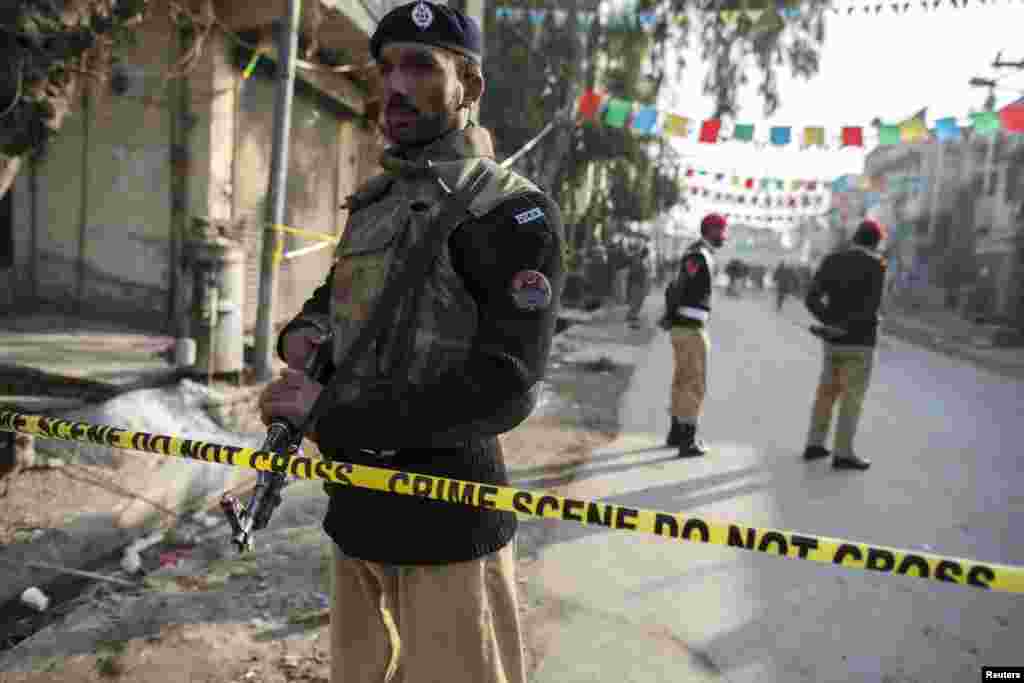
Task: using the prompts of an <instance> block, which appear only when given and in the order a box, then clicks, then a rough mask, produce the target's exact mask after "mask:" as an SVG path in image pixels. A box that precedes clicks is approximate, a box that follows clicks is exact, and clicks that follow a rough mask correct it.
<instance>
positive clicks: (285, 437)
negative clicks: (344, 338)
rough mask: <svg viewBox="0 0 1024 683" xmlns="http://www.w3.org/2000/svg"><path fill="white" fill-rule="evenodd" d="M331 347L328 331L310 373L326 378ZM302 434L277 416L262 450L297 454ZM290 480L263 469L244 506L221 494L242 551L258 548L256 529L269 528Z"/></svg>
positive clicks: (308, 366)
mask: <svg viewBox="0 0 1024 683" xmlns="http://www.w3.org/2000/svg"><path fill="white" fill-rule="evenodd" d="M331 347H332V345H331V335H330V333H328V334H327V336H326V337H325V338H324V339H323V341H322V342H321V343H320V344H319V345H318V346H317V348H316V351H315V352H314V353H313V355H312V356H310V359H309V362H307V363H306V374H307V375H309V376H310V377H312V378H313V379H316V380H318V381H323V377H322V375H323V374H324V373H325V371H326V369H327V367H328V365H329V364H330V362H331ZM302 436H303V434H302V430H301V429H299V428H298V427H296V426H295V425H293V424H291V423H290V422H289V421H287V420H285V419H283V418H275V419H273V420H271V422H270V426H268V427H267V436H266V438H265V439H264V440H263V445H262V446H260V450H263V451H270V452H273V453H281V454H285V455H292V454H296V453H298V452H299V449H300V447H301V445H302ZM287 483H288V480H287V477H286V476H285V475H284V474H278V473H277V472H263V471H261V472H260V473H259V475H258V476H257V479H256V488H255V489H253V492H252V497H251V498H250V499H249V504H248V505H246V506H244V507H243V506H242V503H241V501H239V500H238V498H236V497H235V496H233V495H231V494H230V493H225V494H224V496H223V497H222V498H221V500H220V506H221V509H222V510H223V511H224V515H225V516H226V517H227V518H228V523H230V524H231V532H232V536H231V541H232V543H234V544H235V547H237V548H238V552H240V553H246V552H252V551H253V550H254V549H255V547H254V545H253V533H252V532H254V531H259V530H260V529H263V528H265V527H266V526H267V524H268V523H269V522H270V516H271V515H272V514H273V513H274V510H275V509H276V508H277V506H278V505H280V504H281V490H282V489H283V488H284V487H285V486H286V485H287Z"/></svg>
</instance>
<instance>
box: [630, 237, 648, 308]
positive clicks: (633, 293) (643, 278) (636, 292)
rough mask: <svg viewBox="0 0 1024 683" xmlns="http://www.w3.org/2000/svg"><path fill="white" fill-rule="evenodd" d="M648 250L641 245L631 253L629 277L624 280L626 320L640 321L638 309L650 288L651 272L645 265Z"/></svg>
mask: <svg viewBox="0 0 1024 683" xmlns="http://www.w3.org/2000/svg"><path fill="white" fill-rule="evenodd" d="M649 256H650V251H648V249H647V247H641V248H640V250H639V251H637V252H636V253H635V254H633V258H632V259H631V261H630V264H629V278H628V280H627V282H626V286H627V292H628V298H629V312H628V313H627V314H626V321H627V322H630V323H638V322H639V321H640V310H641V309H642V308H643V306H644V300H646V299H647V294H648V293H649V292H650V288H651V272H650V269H649V267H648V265H647V259H648V257H649Z"/></svg>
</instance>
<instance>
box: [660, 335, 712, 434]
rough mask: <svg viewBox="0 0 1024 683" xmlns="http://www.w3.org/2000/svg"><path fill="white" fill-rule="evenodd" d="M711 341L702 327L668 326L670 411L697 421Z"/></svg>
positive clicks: (702, 399)
mask: <svg viewBox="0 0 1024 683" xmlns="http://www.w3.org/2000/svg"><path fill="white" fill-rule="evenodd" d="M710 346H711V342H710V340H709V339H708V334H707V332H706V331H704V328H702V327H680V326H676V327H673V328H672V351H673V353H674V355H675V372H674V373H673V375H672V399H671V408H670V410H671V412H672V415H674V416H675V417H677V418H679V420H680V421H682V422H685V423H688V424H694V425H695V424H697V422H698V421H699V420H700V415H701V410H702V408H703V405H704V393H705V391H706V390H707V369H708V349H709V348H710Z"/></svg>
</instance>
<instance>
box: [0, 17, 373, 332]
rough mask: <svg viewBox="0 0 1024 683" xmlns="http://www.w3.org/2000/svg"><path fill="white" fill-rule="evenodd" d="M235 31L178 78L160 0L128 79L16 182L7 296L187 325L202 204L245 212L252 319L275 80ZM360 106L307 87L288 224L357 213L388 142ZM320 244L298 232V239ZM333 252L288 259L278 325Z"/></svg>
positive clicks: (297, 112)
mask: <svg viewBox="0 0 1024 683" xmlns="http://www.w3.org/2000/svg"><path fill="white" fill-rule="evenodd" d="M360 40H362V41H365V36H364V37H362V38H361V39H360ZM225 41H226V39H224V38H221V37H217V36H213V37H211V39H210V40H209V41H208V42H207V44H206V49H205V51H204V53H203V57H202V60H201V61H200V62H199V63H198V64H197V65H196V67H195V69H194V70H193V71H192V72H191V73H190V74H189V76H188V77H187V78H184V79H175V80H172V81H170V82H167V81H166V80H165V79H164V75H165V73H166V70H167V67H168V65H169V64H171V63H172V60H174V59H175V58H176V55H177V53H178V49H179V46H178V45H177V36H176V34H175V32H174V31H172V30H171V28H170V23H169V20H168V18H167V17H166V15H163V14H161V13H160V11H159V9H155V10H154V12H153V14H152V15H151V18H150V19H148V20H147V22H146V23H145V24H143V25H140V26H139V27H138V29H137V41H136V42H137V47H135V48H134V49H131V50H127V51H125V52H124V54H123V56H122V67H121V73H122V75H123V76H124V78H123V79H121V82H122V84H123V86H124V88H123V90H122V91H121V92H119V93H117V94H115V93H114V92H112V91H111V88H110V87H109V86H107V87H105V88H103V89H102V91H100V89H98V88H95V87H94V88H93V91H92V92H91V93H89V94H88V95H86V96H83V98H82V100H81V102H79V103H78V106H76V107H75V108H74V110H73V112H72V114H71V115H70V116H68V118H67V119H66V121H65V123H64V125H63V127H62V129H61V130H60V132H59V133H58V134H57V135H56V136H54V138H53V140H52V143H51V144H50V147H49V150H48V152H47V154H46V155H45V156H44V157H43V158H42V159H41V160H40V162H39V163H38V164H37V165H36V167H35V169H34V171H35V177H36V182H35V183H34V184H33V183H32V182H31V175H32V170H33V169H32V168H30V167H28V166H26V168H24V169H23V171H22V173H21V174H20V176H19V178H18V180H17V181H16V184H15V186H14V190H13V191H14V200H15V219H14V220H15V227H14V237H15V260H16V267H15V268H14V269H13V271H12V272H7V273H5V274H4V278H3V279H0V285H3V284H5V283H6V282H8V281H13V283H12V290H11V291H12V292H13V294H12V295H11V296H10V297H9V299H13V301H14V304H15V305H16V306H17V307H19V308H22V309H24V310H32V309H35V308H38V307H39V305H40V302H42V303H49V304H52V305H54V306H56V307H58V308H61V309H63V310H66V311H67V312H70V313H79V314H86V315H92V316H98V317H104V318H113V319H124V320H127V321H129V322H130V323H131V324H132V325H133V326H134V327H138V328H141V329H149V330H161V331H168V332H179V331H180V329H181V328H180V324H181V323H180V321H181V320H182V319H183V318H184V317H185V315H186V314H187V313H188V309H187V307H188V305H189V299H190V294H191V289H192V284H191V282H190V280H189V273H188V272H186V271H184V270H183V269H182V258H183V249H182V241H183V229H184V228H185V227H187V226H188V225H189V223H190V222H191V218H192V217H194V216H201V217H209V218H214V219H221V220H227V221H233V222H237V221H245V222H246V225H247V230H246V235H247V240H246V242H247V245H248V247H249V251H250V253H249V258H248V264H249V267H248V269H247V273H246V277H247V279H248V283H249V290H250V294H251V296H250V297H247V298H250V299H251V303H250V305H249V306H244V307H243V316H244V320H245V322H246V325H247V327H248V328H249V329H251V327H252V326H253V324H254V322H255V319H256V311H255V308H254V305H252V304H254V302H255V299H256V292H257V291H258V277H259V265H258V264H259V242H260V241H261V240H260V238H261V236H262V224H263V216H264V213H263V198H264V196H265V195H266V192H267V183H268V178H269V166H270V153H271V129H272V120H273V115H274V89H275V86H276V82H275V80H274V79H273V78H272V77H268V76H266V75H261V74H260V72H259V70H257V73H256V74H254V75H253V77H252V78H250V79H249V80H248V81H244V82H243V81H242V79H241V74H240V70H239V68H238V65H237V64H234V63H232V61H231V54H230V50H229V45H228V44H227V43H226V42H225ZM300 76H302V74H300ZM310 78H311V79H312V80H313V81H317V82H319V81H322V80H324V79H325V78H326V77H324V76H311V77H310ZM334 80H337V81H339V83H340V86H341V88H342V90H343V91H344V92H343V93H342V95H340V96H339V97H343V98H344V99H345V101H346V102H347V103H348V104H349V105H350V106H351V105H352V101H351V100H352V97H353V93H357V91H356V89H355V88H354V87H353V86H352V85H351V84H350V83H349V82H347V81H346V80H345V79H344V77H334ZM357 96H359V97H361V95H358V94H357ZM357 104H358V107H359V108H361V107H362V106H363V104H362V101H360V102H358V103H357ZM350 111H351V109H350V107H345V106H341V105H339V104H338V102H337V101H336V100H334V99H332V98H330V97H328V96H326V95H323V94H322V93H318V92H317V90H316V89H314V88H313V87H311V86H310V85H309V84H308V83H305V82H303V83H299V84H298V86H297V95H296V98H295V101H294V111H293V114H292V132H291V134H292V138H291V158H290V163H289V178H288V188H287V198H286V205H287V210H286V223H287V224H289V225H293V226H295V227H302V228H306V229H309V230H314V231H318V232H324V233H328V234H332V235H337V234H339V233H340V231H341V230H342V228H343V226H344V221H345V219H346V217H347V216H346V214H345V212H344V211H342V210H340V208H339V205H340V204H341V202H342V201H343V200H344V198H345V197H347V196H348V194H350V193H351V192H352V191H353V190H354V189H355V187H356V186H357V185H358V184H359V183H360V182H362V181H364V180H365V179H366V178H367V177H369V176H370V175H372V174H374V173H376V172H378V171H379V167H378V165H377V160H378V158H379V153H380V149H381V143H380V140H379V139H378V138H377V137H376V136H375V135H374V134H372V133H371V132H369V131H367V130H364V129H363V128H362V127H360V126H359V125H358V124H357V120H356V118H355V117H354V115H353V114H351V113H350ZM33 216H34V217H35V219H34V220H33ZM309 244H311V242H310V241H308V240H305V239H301V238H289V239H288V240H287V249H288V250H290V249H293V248H297V247H301V246H306V245H309ZM332 253H333V252H332V250H331V249H329V248H328V249H324V250H322V251H319V252H316V253H314V254H311V255H306V256H302V257H299V258H297V259H295V260H293V261H286V262H285V263H284V264H283V266H282V270H281V274H280V278H279V290H278V291H279V294H278V306H277V308H276V311H275V312H276V315H275V317H276V318H277V320H278V321H283V320H285V319H287V318H290V317H291V316H292V315H294V314H295V312H296V311H297V310H298V309H299V307H300V306H301V304H302V303H303V301H305V299H306V297H308V296H309V294H310V293H311V292H312V291H313V289H314V288H315V287H316V286H317V285H318V284H319V283H320V282H321V281H322V279H323V276H324V274H325V273H326V272H327V270H328V268H329V265H330V263H331V260H332ZM35 297H38V299H37V298H35Z"/></svg>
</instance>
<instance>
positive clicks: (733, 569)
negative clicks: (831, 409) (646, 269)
mask: <svg viewBox="0 0 1024 683" xmlns="http://www.w3.org/2000/svg"><path fill="white" fill-rule="evenodd" d="M661 300H662V296H661V292H660V291H655V292H654V293H653V294H652V295H651V296H650V297H649V298H648V300H647V302H646V308H645V315H646V316H647V317H648V319H649V320H654V319H656V316H657V314H658V311H659V309H660V306H661ZM714 305H715V308H714V313H713V315H712V321H711V324H710V327H709V331H710V336H711V339H712V347H713V348H712V355H711V359H710V373H709V395H708V399H707V402H706V404H705V417H704V420H703V424H702V428H701V432H702V435H703V437H704V438H705V439H706V440H707V441H708V443H709V445H710V447H711V453H710V454H709V455H708V456H707V457H705V458H703V459H696V460H679V459H676V458H675V457H674V449H668V448H665V447H664V445H663V444H664V438H665V434H666V432H667V428H668V415H667V412H666V406H667V396H668V391H669V385H670V382H671V375H672V359H671V347H670V344H669V338H668V335H667V334H665V333H662V332H659V333H658V334H657V335H656V336H655V338H654V341H653V342H652V343H651V345H650V346H649V348H648V349H647V350H645V351H643V352H642V353H641V354H638V356H637V358H636V360H637V369H636V373H635V375H634V378H633V383H632V385H631V386H630V388H629V390H628V391H627V393H626V395H625V398H624V401H623V403H622V405H621V408H620V410H621V419H622V433H621V436H620V437H619V438H618V439H617V440H616V441H615V442H613V443H612V444H610V445H609V446H608V447H607V448H605V449H603V450H602V451H599V452H597V453H595V455H594V458H593V459H592V461H591V462H590V463H589V464H588V465H587V466H585V467H583V468H581V469H580V470H579V472H578V473H577V477H576V479H575V481H574V482H573V483H572V484H571V485H570V486H569V487H568V489H567V495H570V496H577V497H581V498H591V499H595V498H601V499H605V500H609V501H613V502H615V503H622V504H628V505H632V506H638V507H645V508H655V509H660V510H667V511H685V512H691V513H697V514H701V515H705V516H709V517H713V518H716V519H721V520H726V521H736V522H740V523H744V524H749V525H753V526H770V527H775V528H781V529H788V530H793V531H803V532H807V533H811V534H816V535H824V536H831V537H833V538H844V539H852V540H855V541H859V542H865V543H872V544H881V545H889V546H895V547H897V548H907V549H918V550H922V551H930V552H933V553H938V554H943V555H954V556H960V557H967V558H974V559H978V560H982V561H990V562H1002V563H1008V564H1016V565H1024V545H1022V543H1021V540H1022V539H1024V531H1022V529H1024V472H1022V468H1021V467H1020V465H1019V461H1018V457H1019V453H1020V446H1019V444H1020V443H1021V442H1022V441H1024V426H1022V424H1021V420H1020V419H1019V415H1020V406H1021V405H1022V401H1021V399H1022V397H1024V385H1022V384H1021V383H1020V382H1019V381H1016V380H1012V379H1006V378H1002V377H999V376H997V375H993V374H990V373H988V372H987V371H983V370H979V369H976V368H975V367H973V366H971V365H969V364H966V363H963V362H961V361H956V360H953V359H950V358H948V357H946V356H942V355H939V354H936V353H934V352H931V351H928V350H924V349H921V348H919V347H915V346H912V345H910V344H907V343H904V342H900V341H898V340H894V339H890V338H888V337H885V338H883V340H882V342H881V343H880V348H879V355H878V361H877V363H876V366H875V374H874V378H873V382H872V386H871V388H870V390H869V393H868V398H867V401H866V404H865V410H864V414H863V418H862V421H861V428H860V432H859V434H858V438H857V442H856V446H857V449H858V452H859V453H860V454H861V455H863V456H865V457H868V458H870V459H872V460H873V461H874V464H873V466H872V468H871V469H870V470H868V471H867V472H850V471H834V470H832V469H831V467H830V466H829V463H828V462H827V461H819V462H814V463H810V464H807V463H804V462H803V461H802V459H801V458H800V454H801V452H802V449H803V446H804V437H805V433H806V429H807V421H808V418H809V411H810V406H811V401H812V399H813V394H814V389H815V383H816V381H817V377H818V372H819V370H820V362H821V351H820V342H819V341H818V340H817V339H816V338H814V337H812V336H811V335H810V334H809V333H808V332H807V331H806V326H807V324H808V323H809V322H810V317H809V315H808V314H807V313H806V312H805V311H804V310H803V307H802V304H801V302H800V301H798V300H794V299H790V300H789V301H788V302H787V304H786V307H785V309H784V311H783V313H782V314H777V313H776V312H775V310H774V297H773V296H772V295H771V294H770V293H765V294H760V295H758V294H754V293H751V292H748V293H746V294H745V295H744V297H743V298H741V299H732V298H727V297H725V296H722V294H721V292H719V293H718V295H717V296H716V300H715V304H714ZM534 484H535V485H537V486H543V485H544V484H543V482H534ZM532 577H533V578H531V580H530V582H529V584H528V586H527V593H528V595H530V599H531V600H534V601H538V602H544V601H548V602H551V603H552V604H556V603H557V604H558V606H559V607H558V611H559V612H560V614H561V615H562V618H561V620H560V621H559V623H557V624H556V625H554V626H552V627H551V633H550V634H549V635H550V641H549V645H548V647H547V648H546V654H545V656H544V657H543V659H542V661H540V662H539V666H538V669H537V673H536V676H535V678H534V680H535V681H536V683H549V682H550V683H555V682H557V683H571V682H574V681H581V682H582V681H601V682H604V681H607V682H609V683H611V682H612V681H615V682H620V681H637V682H640V681H643V682H644V683H659V682H662V681H664V682H666V683H667V682H669V681H672V682H673V683H679V682H682V681H704V680H724V681H731V682H734V683H740V682H748V681H749V682H753V681H757V682H758V683H768V682H769V681H779V682H787V683H789V682H793V681H818V682H822V681H892V682H896V681H921V682H925V681H928V682H942V681H973V680H978V679H979V676H980V671H981V667H982V666H983V665H994V664H1002V665H1022V664H1024V653H1022V652H1021V651H1020V643H1021V633H1022V628H1024V597H1022V596H1018V595H1007V594H998V593H996V594H993V593H985V592H983V591H982V590H979V589H974V588H967V587H963V586H956V585H949V584H939V583H936V582H931V581H923V580H921V579H919V578H909V577H901V576H895V575H888V574H886V575H882V574H874V573H869V572H865V571H854V570H851V569H845V568H837V567H833V566H828V565H822V564H819V563H812V562H801V561H797V560H789V559H781V558H776V557H769V556H765V555H761V554H755V553H751V552H747V551H742V550H736V549H732V548H720V547H714V546H706V545H698V544H690V543H687V542H684V541H669V540H666V539H661V538H652V537H641V536H635V535H632V534H627V533H621V532H609V531H607V530H603V529H599V528H595V527H589V526H580V525H575V524H564V523H563V524H561V525H559V526H557V527H555V528H554V529H553V530H552V533H551V534H550V535H549V537H548V539H547V542H546V544H545V545H544V546H543V547H542V549H541V550H540V552H539V557H538V560H537V563H536V572H534V573H532Z"/></svg>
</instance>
